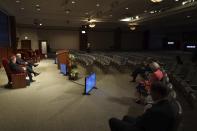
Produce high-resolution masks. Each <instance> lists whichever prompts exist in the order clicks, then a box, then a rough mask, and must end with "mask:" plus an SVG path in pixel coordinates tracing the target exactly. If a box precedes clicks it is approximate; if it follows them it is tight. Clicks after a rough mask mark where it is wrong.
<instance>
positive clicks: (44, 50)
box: [39, 40, 47, 55]
mask: <svg viewBox="0 0 197 131" xmlns="http://www.w3.org/2000/svg"><path fill="white" fill-rule="evenodd" d="M39 49H40V51H41V53H42V54H45V55H46V54H47V41H44V40H41V41H39Z"/></svg>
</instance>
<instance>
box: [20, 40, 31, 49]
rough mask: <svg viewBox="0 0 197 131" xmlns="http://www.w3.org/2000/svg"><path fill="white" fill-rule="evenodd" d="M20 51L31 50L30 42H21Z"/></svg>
mask: <svg viewBox="0 0 197 131" xmlns="http://www.w3.org/2000/svg"><path fill="white" fill-rule="evenodd" d="M21 49H28V50H31V40H21Z"/></svg>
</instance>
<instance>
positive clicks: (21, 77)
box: [2, 58, 27, 89]
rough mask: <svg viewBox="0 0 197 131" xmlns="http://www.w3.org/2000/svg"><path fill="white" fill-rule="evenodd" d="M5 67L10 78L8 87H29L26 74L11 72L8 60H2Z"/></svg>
mask: <svg viewBox="0 0 197 131" xmlns="http://www.w3.org/2000/svg"><path fill="white" fill-rule="evenodd" d="M2 64H3V67H4V69H5V71H6V75H7V78H8V85H9V86H11V88H14V89H15V88H24V87H26V85H27V82H26V73H14V72H12V71H11V70H10V67H9V62H8V60H7V59H5V58H3V60H2Z"/></svg>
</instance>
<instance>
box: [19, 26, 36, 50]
mask: <svg viewBox="0 0 197 131" xmlns="http://www.w3.org/2000/svg"><path fill="white" fill-rule="evenodd" d="M16 36H17V37H18V38H19V41H18V48H19V49H20V48H21V40H25V37H26V36H27V37H28V40H31V46H32V49H33V50H34V49H38V40H39V38H38V35H37V30H36V29H31V28H17V35H16Z"/></svg>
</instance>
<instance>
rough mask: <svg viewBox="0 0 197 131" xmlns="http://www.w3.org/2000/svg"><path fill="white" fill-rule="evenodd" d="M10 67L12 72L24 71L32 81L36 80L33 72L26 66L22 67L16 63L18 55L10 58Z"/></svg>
mask: <svg viewBox="0 0 197 131" xmlns="http://www.w3.org/2000/svg"><path fill="white" fill-rule="evenodd" d="M9 67H10V69H11V71H12V72H14V73H24V72H26V73H27V75H28V77H29V80H30V82H34V81H35V80H33V79H32V75H31V74H32V72H30V71H29V70H28V69H27V68H26V67H21V66H20V65H18V64H17V63H16V56H12V57H11V58H10V62H9Z"/></svg>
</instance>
